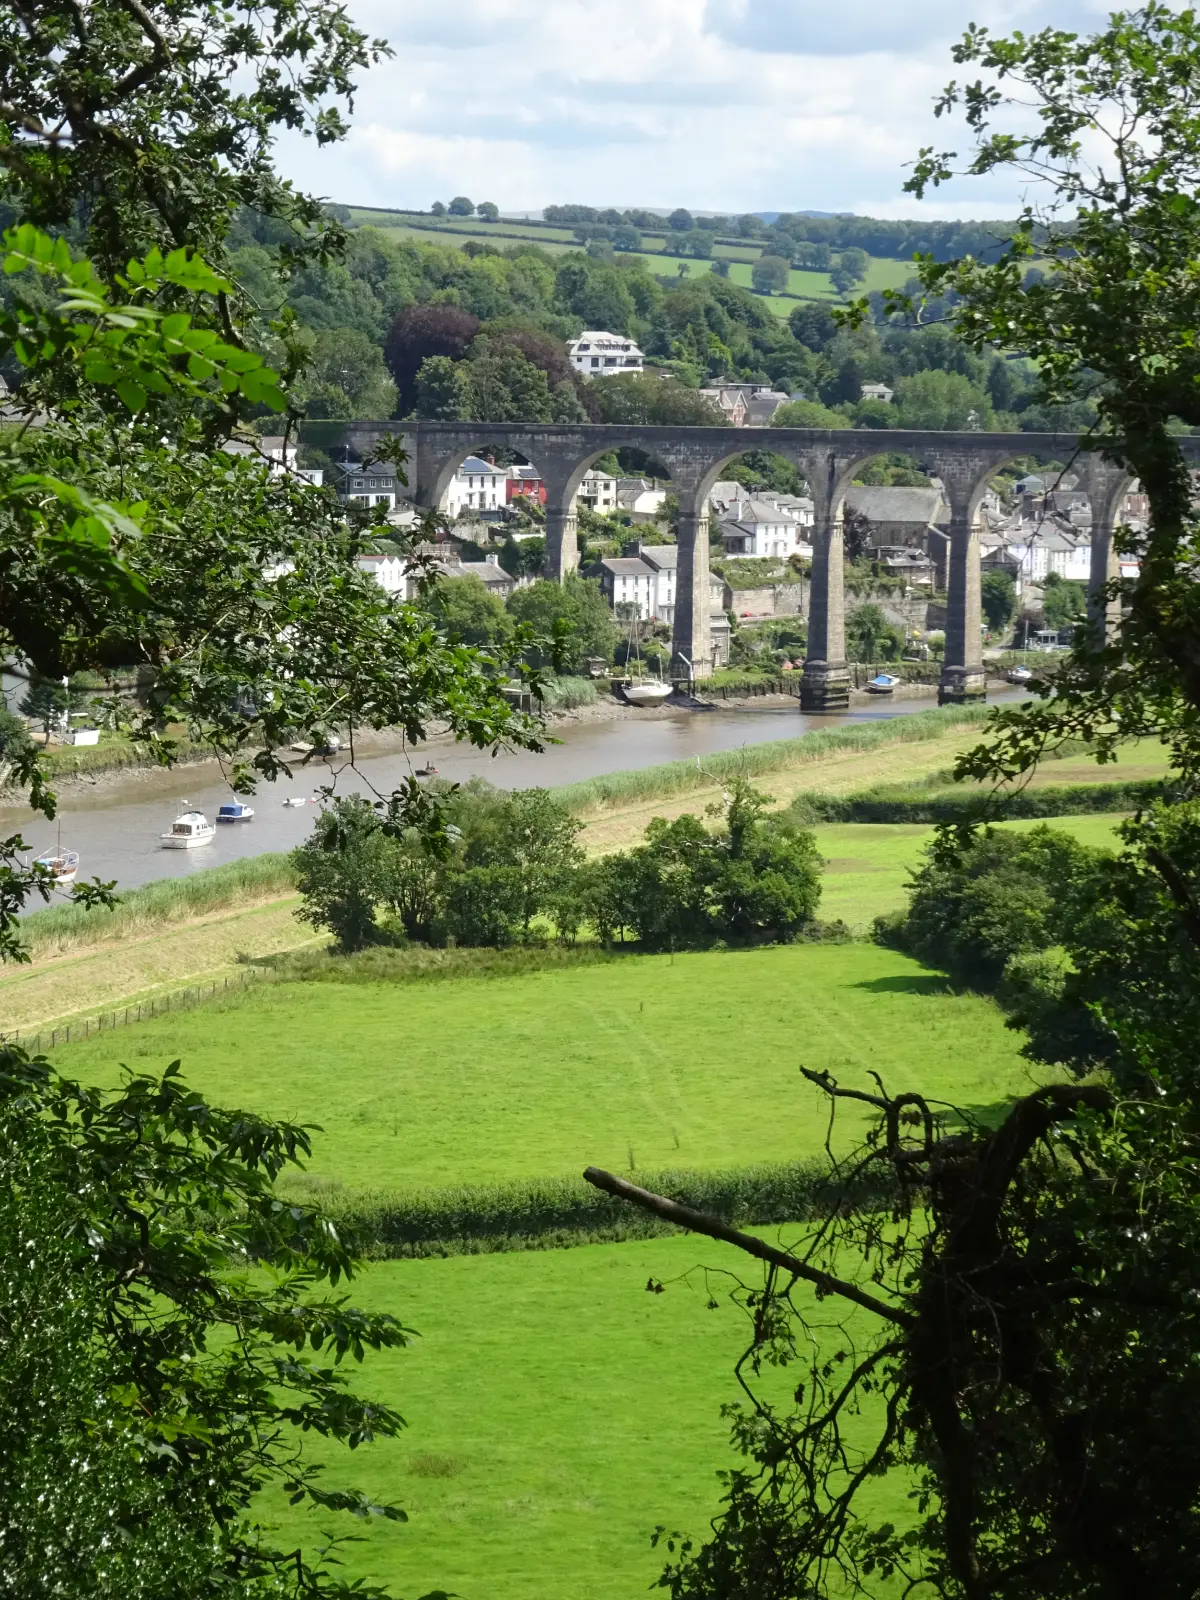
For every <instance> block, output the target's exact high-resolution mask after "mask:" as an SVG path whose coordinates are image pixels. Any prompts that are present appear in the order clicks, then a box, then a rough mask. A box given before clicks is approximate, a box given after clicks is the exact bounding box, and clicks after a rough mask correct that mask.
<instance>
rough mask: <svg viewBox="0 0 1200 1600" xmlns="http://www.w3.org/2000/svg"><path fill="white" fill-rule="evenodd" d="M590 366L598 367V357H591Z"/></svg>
mask: <svg viewBox="0 0 1200 1600" xmlns="http://www.w3.org/2000/svg"><path fill="white" fill-rule="evenodd" d="M592 365H593V366H594V367H598V366H599V365H600V357H599V356H593V357H592Z"/></svg>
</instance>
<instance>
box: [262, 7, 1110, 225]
mask: <svg viewBox="0 0 1200 1600" xmlns="http://www.w3.org/2000/svg"><path fill="white" fill-rule="evenodd" d="M350 10H351V13H352V15H353V16H354V17H355V19H356V20H357V21H358V22H359V23H360V25H361V26H362V27H364V28H365V29H367V30H368V31H369V32H370V33H372V34H373V35H381V36H383V37H385V38H387V39H388V40H389V41H390V43H391V44H392V46H393V49H394V50H395V56H394V58H393V59H392V60H391V61H389V62H386V63H385V64H384V65H382V66H380V67H377V68H375V69H374V70H373V71H372V72H371V73H369V74H367V75H366V77H365V78H364V80H363V82H362V85H361V88H360V92H359V95H358V99H357V105H356V110H355V115H354V119H353V129H352V132H351V134H350V137H349V138H348V139H347V140H346V142H345V143H344V144H342V145H341V146H337V147H334V148H332V149H326V150H323V151H318V150H316V149H315V148H314V146H313V145H312V144H310V143H308V142H306V141H303V140H299V139H287V140H285V141H283V142H281V145H280V164H281V165H282V166H283V168H284V170H285V171H286V172H287V174H288V175H289V176H291V177H293V178H295V179H296V180H297V182H299V183H300V184H302V185H303V186H304V187H306V188H307V189H309V190H311V191H314V192H316V193H320V194H324V195H328V196H330V197H331V198H334V199H337V200H342V201H347V202H358V203H360V204H364V205H381V206H387V205H399V206H421V207H427V206H428V205H429V204H430V202H431V201H433V200H434V199H437V198H442V199H449V198H450V196H451V195H453V194H468V195H470V196H471V197H472V198H474V199H476V200H481V199H490V200H494V201H495V202H496V203H497V204H498V205H499V206H501V208H502V209H505V210H538V209H540V208H541V207H542V206H544V205H547V204H549V203H551V202H555V201H568V200H575V201H584V202H588V203H591V204H598V205H650V206H663V205H670V206H674V205H681V204H682V205H687V206H690V207H692V208H693V209H695V210H716V211H757V210H768V209H770V210H782V211H793V210H803V209H814V210H825V211H850V210H853V211H858V212H860V213H865V214H874V215H883V216H904V215H913V214H914V213H915V212H916V211H917V210H918V209H920V210H925V211H928V212H929V214H931V215H947V216H998V215H1006V214H1011V213H1012V212H1013V211H1014V210H1015V208H1016V206H1017V204H1018V199H1019V190H1018V188H1017V186H1016V185H1015V184H1014V185H1012V186H1011V187H1009V188H1007V189H1006V188H1004V187H1002V186H1001V184H1000V182H999V180H996V181H991V180H989V181H988V182H986V183H975V184H956V185H955V186H954V188H953V189H950V190H947V191H946V192H945V193H944V194H943V195H939V197H938V198H937V200H936V201H934V202H930V204H929V205H927V206H924V207H920V208H918V207H917V206H916V204H915V202H913V201H912V200H910V199H907V198H906V197H905V196H904V195H903V192H902V186H903V182H904V177H905V172H904V167H905V164H906V163H907V162H909V161H911V160H912V158H913V157H914V156H915V154H916V152H917V150H918V149H919V148H920V147H921V146H922V145H925V144H930V143H935V144H939V145H940V144H943V143H945V141H946V138H947V135H948V133H949V132H950V130H949V129H948V128H947V127H946V126H945V125H944V124H938V123H936V122H935V119H934V117H933V112H932V103H933V98H934V96H935V95H936V93H937V92H938V90H939V89H940V88H941V87H942V85H943V84H944V83H945V81H946V80H947V79H948V78H949V77H951V76H952V75H953V73H954V67H953V64H952V62H951V60H950V45H951V43H952V42H953V40H954V39H955V38H956V37H957V36H958V34H959V33H960V32H961V30H962V27H963V25H964V23H965V21H966V20H967V17H968V16H970V15H974V16H975V17H976V18H977V20H979V21H982V22H987V23H989V24H991V25H993V26H995V27H997V28H1008V27H1014V26H1020V27H1024V28H1026V29H1028V28H1031V27H1042V26H1049V25H1053V26H1058V27H1064V26H1076V27H1081V28H1086V27H1088V26H1093V25H1095V24H1096V22H1097V20H1098V19H1100V18H1101V17H1102V15H1103V12H1102V9H1101V3H1094V0H1062V3H1061V4H1059V5H1058V7H1057V9H1055V10H1053V14H1052V8H1051V7H1050V5H1049V4H1048V0H980V4H979V5H978V6H976V7H975V8H974V9H973V10H972V11H971V12H966V11H964V10H963V8H962V6H961V4H960V3H959V0H890V3H887V4H885V3H883V0H839V3H838V4H837V5H832V4H830V3H829V0H823V3H822V0H442V3H441V4H440V5H439V6H437V7H436V8H435V7H430V6H429V5H428V4H427V3H422V4H419V5H418V4H417V3H416V0H399V3H397V0H350Z"/></svg>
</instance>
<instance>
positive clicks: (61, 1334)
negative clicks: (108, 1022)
mask: <svg viewBox="0 0 1200 1600" xmlns="http://www.w3.org/2000/svg"><path fill="white" fill-rule="evenodd" d="M310 1149H311V1143H310V1137H309V1133H308V1131H307V1130H306V1129H303V1128H299V1127H296V1126H292V1125H288V1124H286V1123H273V1122H268V1121H266V1120H264V1119H262V1118H259V1117H256V1116H254V1115H253V1114H251V1113H248V1112H244V1111H236V1112H227V1111H222V1110H220V1109H219V1108H217V1107H214V1106H211V1105H209V1104H208V1103H207V1102H206V1101H205V1099H204V1097H203V1095H200V1094H198V1093H196V1092H195V1090H193V1089H191V1088H189V1087H188V1086H187V1085H186V1084H185V1083H184V1081H183V1080H182V1078H181V1077H180V1076H179V1063H178V1062H175V1063H173V1064H172V1065H171V1066H169V1067H168V1068H167V1070H166V1072H165V1073H164V1074H163V1076H162V1077H161V1078H157V1077H147V1076H135V1075H133V1074H130V1073H126V1074H125V1077H124V1081H123V1082H122V1084H121V1085H120V1087H119V1088H116V1089H112V1090H99V1089H94V1088H83V1087H81V1086H80V1085H79V1084H77V1083H73V1082H71V1081H70V1080H68V1079H66V1078H63V1077H61V1076H59V1075H58V1074H56V1073H55V1072H54V1071H53V1070H52V1069H51V1068H50V1067H49V1066H48V1064H47V1063H46V1062H45V1060H44V1059H38V1060H34V1061H31V1060H30V1059H29V1058H28V1056H27V1055H26V1054H25V1053H24V1052H22V1051H20V1050H18V1049H16V1048H15V1047H13V1046H11V1045H6V1046H5V1047H4V1049H3V1050H2V1051H0V1322H2V1324H3V1326H4V1328H5V1338H4V1339H3V1340H2V1341H0V1400H2V1402H3V1405H4V1411H5V1418H6V1428H5V1437H4V1445H3V1447H2V1448H0V1506H2V1510H0V1530H2V1532H3V1537H2V1538H0V1584H3V1587H4V1589H5V1592H6V1593H9V1594H12V1595H14V1596H17V1597H19V1600H23V1597H29V1600H32V1597H33V1596H35V1595H43V1594H51V1593H53V1594H57V1595H61V1596H63V1597H64V1600H174V1597H177V1596H180V1595H208V1594H217V1593H227V1592H229V1588H230V1583H231V1574H236V1578H235V1579H233V1580H232V1581H233V1582H234V1583H235V1584H236V1589H237V1592H238V1593H239V1594H241V1595H245V1596H261V1597H262V1600H267V1597H268V1596H276V1595H279V1594H280V1593H289V1594H293V1595H296V1596H317V1595H320V1594H323V1593H326V1594H330V1595H335V1594H339V1593H342V1592H344V1590H343V1586H342V1584H341V1583H340V1582H339V1581H338V1580H337V1578H336V1577H335V1575H334V1574H333V1573H332V1572H331V1571H330V1570H329V1568H328V1567H326V1566H322V1567H314V1566H312V1565H311V1564H310V1563H309V1562H308V1561H306V1560H305V1559H304V1558H303V1557H302V1556H301V1554H300V1553H299V1552H298V1551H296V1550H292V1549H289V1550H283V1549H279V1548H277V1547H276V1546H275V1545H274V1544H273V1542H272V1541H271V1539H270V1538H269V1536H267V1535H266V1534H265V1532H264V1529H263V1528H262V1527H261V1525H260V1523H259V1521H258V1518H259V1515H260V1514H259V1512H258V1509H257V1503H258V1497H259V1495H260V1494H261V1493H262V1492H263V1491H264V1490H268V1489H269V1490H272V1491H274V1492H275V1493H277V1494H282V1495H285V1496H287V1497H288V1498H289V1499H291V1500H293V1501H294V1502H296V1503H302V1504H303V1503H307V1504H309V1505H311V1506H312V1507H313V1508H314V1509H317V1510H318V1511H320V1512H322V1513H328V1512H333V1511H337V1510H353V1511H355V1512H356V1513H357V1514H358V1515H360V1516H364V1515H365V1516H371V1515H375V1516H384V1517H388V1518H391V1519H394V1520H401V1519H403V1515H404V1514H403V1512H402V1511H400V1510H399V1509H397V1508H395V1507H392V1506H388V1505H375V1504H373V1503H372V1502H371V1501H369V1500H368V1499H366V1497H364V1496H362V1495H360V1494H358V1493H356V1492H354V1491H347V1490H344V1489H339V1488H335V1487H333V1486H332V1485H327V1484H326V1483H325V1481H324V1472H323V1470H322V1468H321V1467H320V1466H317V1465H315V1464H314V1463H313V1462H312V1461H311V1460H309V1459H307V1458H306V1457H305V1456H304V1455H303V1454H302V1453H300V1452H298V1451H297V1449H296V1444H295V1434H294V1432H293V1429H294V1428H295V1426H296V1424H297V1423H299V1424H300V1426H301V1427H303V1429H304V1430H305V1432H306V1433H308V1434H310V1435H312V1436H315V1437H317V1438H319V1439H321V1440H322V1441H323V1442H325V1441H328V1442H331V1443H343V1444H349V1445H350V1446H351V1447H353V1446H355V1445H358V1444H360V1443H366V1442H368V1441H369V1440H371V1439H373V1438H388V1437H391V1436H394V1435H395V1434H396V1433H397V1432H398V1431H399V1429H400V1428H401V1427H402V1426H403V1423H402V1420H401V1418H400V1417H399V1416H398V1415H397V1414H396V1413H395V1412H394V1411H393V1410H392V1409H391V1408H390V1407H388V1406H386V1405H383V1404H381V1403H380V1402H378V1401H374V1400H367V1399H365V1398H363V1397H361V1396H359V1395H358V1394H356V1393H355V1391H354V1390H353V1388H352V1387H351V1386H350V1384H349V1383H348V1381H347V1377H346V1371H345V1365H344V1363H345V1359H346V1358H347V1357H354V1358H355V1359H357V1360H360V1359H361V1358H362V1356H363V1354H364V1352H366V1351H368V1350H380V1349H387V1348H393V1349H394V1348H398V1347H400V1346H402V1345H404V1344H405V1343H406V1342H407V1338H408V1335H407V1333H406V1331H405V1330H404V1329H403V1328H402V1327H401V1326H400V1325H399V1323H397V1322H396V1321H395V1319H394V1318H392V1317H390V1316H386V1315H381V1314H379V1313H373V1312H367V1311H362V1310H359V1309H357V1308H355V1307H353V1306H351V1305H349V1304H347V1302H346V1299H345V1296H344V1295H343V1294H342V1293H341V1292H340V1290H339V1289H338V1288H337V1286H338V1285H339V1284H340V1282H341V1280H342V1279H343V1278H349V1277H350V1276H351V1275H352V1273H353V1268H354V1262H353V1258H352V1257H351V1255H350V1253H349V1251H348V1250H347V1248H346V1246H345V1245H344V1243H343V1242H342V1239H341V1237H340V1234H339V1231H338V1230H337V1229H336V1228H334V1227H332V1226H330V1225H329V1223H328V1222H327V1221H326V1219H324V1218H323V1217H322V1216H321V1215H320V1214H319V1213H318V1212H317V1210H316V1209H315V1208H314V1207H313V1206H311V1205H307V1204H305V1203H303V1202H300V1201H297V1200H295V1199H292V1200H290V1201H289V1203H288V1204H287V1205H281V1204H280V1203H279V1200H278V1198H277V1196H276V1192H275V1183H276V1180H277V1179H278V1177H279V1176H280V1175H281V1174H282V1173H284V1172H285V1171H287V1170H288V1169H289V1168H291V1167H293V1166H295V1165H297V1164H299V1162H300V1161H302V1160H303V1159H304V1158H305V1157H306V1156H307V1155H308V1153H309V1151H310ZM251 1262H252V1263H253V1268H252V1269H249V1268H248V1263H251ZM335 1290H337V1292H333V1291H335ZM333 1549H334V1551H336V1544H335V1545H334V1547H333ZM336 1560H337V1557H336V1554H334V1555H333V1562H334V1563H336ZM380 1592H381V1591H375V1593H377V1594H378V1593H380Z"/></svg>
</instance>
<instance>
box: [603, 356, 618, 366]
mask: <svg viewBox="0 0 1200 1600" xmlns="http://www.w3.org/2000/svg"><path fill="white" fill-rule="evenodd" d="M616 364H617V358H616V356H605V358H604V365H605V366H606V367H615V366H616Z"/></svg>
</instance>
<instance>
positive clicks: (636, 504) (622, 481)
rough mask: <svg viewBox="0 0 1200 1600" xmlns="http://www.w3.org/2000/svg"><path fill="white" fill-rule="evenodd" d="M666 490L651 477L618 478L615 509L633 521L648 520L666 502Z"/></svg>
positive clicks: (656, 514) (654, 515) (656, 513)
mask: <svg viewBox="0 0 1200 1600" xmlns="http://www.w3.org/2000/svg"><path fill="white" fill-rule="evenodd" d="M666 500H667V491H666V490H665V489H660V488H659V486H658V484H657V483H656V482H654V480H653V479H651V478H618V479H617V510H618V511H620V512H622V513H623V514H624V515H625V516H627V517H629V518H630V519H631V520H632V521H634V522H649V521H651V520H652V519H653V518H654V517H656V516H658V514H659V512H661V510H662V508H663V506H664V505H665V504H666Z"/></svg>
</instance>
